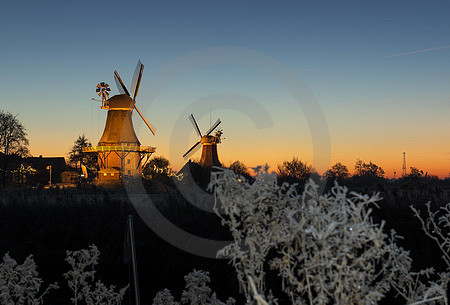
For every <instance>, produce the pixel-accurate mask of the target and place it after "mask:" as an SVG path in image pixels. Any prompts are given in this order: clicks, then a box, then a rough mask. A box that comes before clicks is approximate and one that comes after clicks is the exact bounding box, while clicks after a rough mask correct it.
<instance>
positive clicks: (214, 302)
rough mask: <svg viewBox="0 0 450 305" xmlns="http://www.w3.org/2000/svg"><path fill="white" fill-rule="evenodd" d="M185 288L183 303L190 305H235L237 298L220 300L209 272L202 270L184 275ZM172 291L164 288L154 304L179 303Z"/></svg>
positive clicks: (167, 304) (172, 304)
mask: <svg viewBox="0 0 450 305" xmlns="http://www.w3.org/2000/svg"><path fill="white" fill-rule="evenodd" d="M184 280H185V282H186V285H185V288H184V290H183V293H182V295H181V303H183V304H189V305H234V304H235V300H234V299H233V298H228V300H227V301H226V302H222V301H220V300H219V299H218V298H217V296H216V293H215V292H212V290H211V288H210V287H209V286H208V283H209V282H211V279H210V278H209V273H208V272H206V271H202V270H194V271H192V272H191V273H189V274H188V275H186V276H185V277H184ZM179 304H180V303H179V302H176V301H175V298H174V297H173V295H172V293H171V292H170V290H168V289H164V290H163V291H160V292H158V293H157V294H156V296H155V298H154V299H153V305H179Z"/></svg>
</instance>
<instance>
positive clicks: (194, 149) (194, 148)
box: [183, 141, 201, 159]
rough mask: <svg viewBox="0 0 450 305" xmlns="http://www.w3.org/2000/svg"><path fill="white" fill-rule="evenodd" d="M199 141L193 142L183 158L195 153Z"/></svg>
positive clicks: (198, 146)
mask: <svg viewBox="0 0 450 305" xmlns="http://www.w3.org/2000/svg"><path fill="white" fill-rule="evenodd" d="M200 147H201V146H200V141H198V142H197V143H195V144H194V146H192V147H191V148H190V149H189V150H188V151H187V152H186V153H185V154H184V155H183V158H185V159H187V158H190V157H191V156H192V155H193V154H195V153H196V152H197V150H199V148H200Z"/></svg>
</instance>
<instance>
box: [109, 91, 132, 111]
mask: <svg viewBox="0 0 450 305" xmlns="http://www.w3.org/2000/svg"><path fill="white" fill-rule="evenodd" d="M108 105H109V109H116V110H128V109H133V108H134V101H133V100H132V99H131V97H129V96H128V95H126V94H118V95H114V96H113V97H111V98H110V99H109V100H108Z"/></svg>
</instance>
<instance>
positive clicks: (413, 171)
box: [408, 167, 423, 178]
mask: <svg viewBox="0 0 450 305" xmlns="http://www.w3.org/2000/svg"><path fill="white" fill-rule="evenodd" d="M422 176H423V171H422V170H420V169H418V168H417V167H410V172H409V175H408V177H410V178H420V177H422Z"/></svg>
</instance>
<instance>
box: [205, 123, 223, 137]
mask: <svg viewBox="0 0 450 305" xmlns="http://www.w3.org/2000/svg"><path fill="white" fill-rule="evenodd" d="M220 123H222V122H221V121H220V119H217V121H216V122H215V123H214V125H212V126H211V128H210V129H209V130H208V132H206V135H207V136H209V134H210V133H211V132H212V131H213V130H214V129H216V127H217V126H219V124H220Z"/></svg>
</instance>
